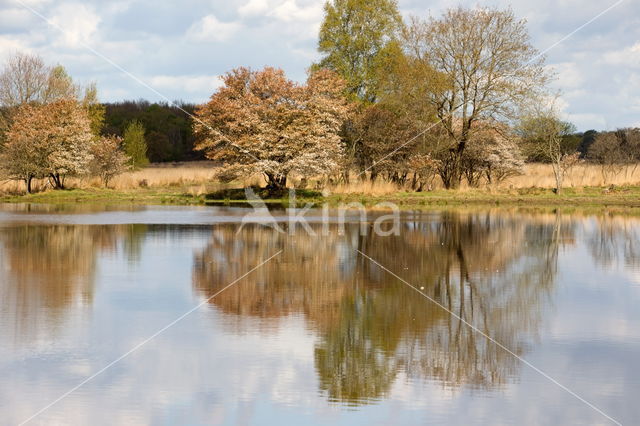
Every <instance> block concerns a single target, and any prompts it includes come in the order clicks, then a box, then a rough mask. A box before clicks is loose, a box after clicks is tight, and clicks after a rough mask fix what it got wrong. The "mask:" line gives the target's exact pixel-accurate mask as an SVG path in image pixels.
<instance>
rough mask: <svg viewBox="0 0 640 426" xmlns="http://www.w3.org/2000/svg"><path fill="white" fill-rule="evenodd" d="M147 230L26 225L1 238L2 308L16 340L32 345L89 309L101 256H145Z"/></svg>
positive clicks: (138, 227) (8, 230)
mask: <svg viewBox="0 0 640 426" xmlns="http://www.w3.org/2000/svg"><path fill="white" fill-rule="evenodd" d="M145 230H146V226H145V225H120V226H86V225H51V226H41V225H23V226H14V227H6V228H3V229H2V232H0V244H1V247H2V248H1V249H0V250H1V253H2V258H1V259H2V266H1V267H2V270H3V274H2V281H3V283H2V284H3V285H0V306H1V308H2V311H3V313H5V315H3V317H4V318H7V319H12V320H13V322H14V324H13V327H8V326H7V325H6V324H4V326H5V327H4V328H5V329H6V330H12V332H13V334H14V340H23V341H29V340H32V339H34V338H36V337H37V336H39V335H41V334H43V333H52V332H55V330H56V329H57V328H59V327H60V326H61V325H62V323H63V320H64V317H65V314H66V313H67V311H68V310H69V309H70V308H72V307H74V306H89V305H91V303H92V301H93V297H94V287H95V276H96V265H97V259H98V257H99V255H101V254H103V253H108V252H113V251H114V250H116V248H117V247H118V242H119V241H122V245H123V247H124V250H125V251H126V253H127V255H128V257H129V258H131V259H135V258H136V257H138V256H139V250H140V242H141V239H142V238H143V237H144V232H145Z"/></svg>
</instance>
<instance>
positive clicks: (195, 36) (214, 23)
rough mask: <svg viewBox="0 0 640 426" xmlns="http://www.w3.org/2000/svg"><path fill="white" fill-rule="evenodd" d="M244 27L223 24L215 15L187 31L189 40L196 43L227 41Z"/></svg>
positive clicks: (233, 23)
mask: <svg viewBox="0 0 640 426" xmlns="http://www.w3.org/2000/svg"><path fill="white" fill-rule="evenodd" d="M240 28H242V25H241V24H240V23H238V22H221V21H219V20H218V18H216V17H215V15H213V14H211V15H207V16H205V17H203V18H202V19H201V20H200V21H198V22H196V23H195V24H193V25H192V26H191V27H190V28H189V29H188V30H187V38H189V39H191V40H195V41H217V42H220V41H226V40H228V39H230V38H231V37H233V36H234V35H235V34H236V33H237V32H238V30H240Z"/></svg>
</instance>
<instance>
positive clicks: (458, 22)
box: [0, 0, 640, 192]
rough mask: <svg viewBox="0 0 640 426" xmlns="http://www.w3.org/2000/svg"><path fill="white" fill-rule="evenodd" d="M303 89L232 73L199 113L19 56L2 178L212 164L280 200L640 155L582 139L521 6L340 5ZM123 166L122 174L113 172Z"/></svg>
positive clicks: (6, 100) (610, 140)
mask: <svg viewBox="0 0 640 426" xmlns="http://www.w3.org/2000/svg"><path fill="white" fill-rule="evenodd" d="M318 51H319V52H320V54H321V59H320V60H319V61H318V62H317V63H314V64H310V67H309V73H308V78H307V80H306V82H304V83H298V82H294V81H292V80H290V79H289V78H287V76H286V75H285V73H284V71H282V70H281V69H279V68H274V67H265V68H264V69H262V70H252V69H248V68H244V67H239V68H236V69H234V70H231V71H230V72H228V73H227V74H226V75H225V76H224V78H223V85H222V87H220V88H219V89H218V90H217V91H216V92H215V93H214V94H213V95H212V96H211V98H210V100H209V101H208V102H207V103H206V104H204V105H200V106H196V105H193V104H187V103H173V104H166V103H149V102H147V101H124V102H118V103H113V104H100V103H99V102H98V101H97V89H96V87H95V85H89V86H88V87H85V88H81V87H79V86H78V85H75V84H74V83H73V81H72V79H71V77H70V76H68V75H67V73H66V71H65V70H64V68H63V67H62V66H59V65H58V66H55V67H50V66H46V65H45V64H44V63H43V62H42V60H41V59H40V58H38V57H34V56H30V55H21V54H17V55H15V56H14V57H12V58H10V60H9V61H8V62H7V64H6V65H5V67H4V69H3V71H2V73H1V74H0V107H1V108H2V109H1V110H0V112H2V114H1V115H0V143H1V144H2V146H1V150H0V172H1V173H2V174H3V175H4V176H5V178H8V179H19V180H24V181H25V183H26V184H27V189H28V190H29V188H30V186H29V182H30V181H31V180H32V179H34V178H45V177H46V178H48V179H49V181H50V183H51V186H52V187H54V188H62V187H64V177H65V176H72V175H73V176H82V175H90V174H94V175H100V176H101V177H103V181H104V182H105V185H106V184H108V181H109V180H110V178H111V177H112V176H113V175H115V174H117V173H121V172H122V171H123V170H125V169H126V168H127V167H128V168H137V167H142V166H144V165H145V164H147V163H148V162H149V161H152V162H161V161H184V160H193V159H200V158H207V159H210V160H214V161H216V162H217V163H218V164H219V165H220V167H219V168H218V169H217V170H218V178H219V179H220V180H222V181H233V180H236V179H239V178H247V177H250V176H255V175H262V176H263V177H264V179H265V180H266V181H267V183H268V187H269V189H270V190H273V191H282V190H283V189H284V188H286V187H287V186H288V185H289V186H290V184H291V182H290V178H291V177H292V176H294V175H295V176H296V178H297V181H296V182H295V184H296V185H298V186H305V185H308V184H309V182H310V181H311V180H312V179H314V180H316V181H319V182H318V184H319V185H323V184H328V183H336V182H345V183H348V182H350V181H352V180H355V179H358V180H360V179H368V180H371V181H375V180H380V179H382V180H386V181H389V182H393V183H395V184H397V185H398V186H401V187H404V188H407V189H410V190H414V191H422V190H428V189H430V188H432V187H433V186H434V185H435V184H437V183H439V184H441V185H443V186H444V187H446V188H457V187H459V186H460V185H462V184H466V185H469V186H471V187H477V186H481V185H491V184H495V183H499V182H501V181H503V180H505V179H507V178H509V177H510V176H514V175H518V174H521V173H523V170H524V169H523V168H524V164H525V162H526V161H536V162H546V163H548V164H550V165H551V166H552V169H553V173H554V176H555V180H556V185H555V186H556V188H555V189H556V191H557V192H560V191H561V190H562V187H563V183H564V179H565V176H566V175H567V173H568V172H569V170H570V169H571V168H572V167H574V166H575V165H576V164H578V163H579V162H581V161H595V162H597V163H598V164H601V165H602V166H603V171H604V170H606V171H607V172H609V171H611V173H613V171H615V170H616V168H619V166H620V165H624V164H629V163H635V162H638V161H640V148H639V147H640V142H639V141H638V129H621V130H618V131H615V132H604V133H597V132H595V131H589V132H586V133H585V134H583V135H579V134H577V133H576V129H575V127H574V126H573V125H572V124H571V123H568V122H566V121H564V120H562V119H561V117H560V114H559V112H558V110H557V108H556V107H555V104H556V102H555V99H556V97H557V95H554V94H553V93H552V92H551V91H550V90H549V82H550V81H551V80H552V77H553V76H552V74H551V73H550V71H549V69H548V67H546V65H545V63H544V56H543V55H541V54H540V53H539V52H538V50H537V49H536V48H535V47H534V46H533V45H532V44H531V42H530V37H529V33H528V30H527V25H526V21H525V20H523V19H519V18H518V17H516V16H515V15H514V13H513V11H512V10H511V9H505V10H502V9H496V8H470V9H467V8H462V7H457V8H452V9H449V10H447V11H445V12H444V13H443V14H442V16H439V17H428V18H422V17H417V16H413V17H409V18H408V19H406V20H405V19H403V18H402V16H401V15H400V13H399V11H398V5H397V2H396V1H395V0H330V1H328V2H327V3H326V4H325V9H324V20H323V22H322V25H321V27H320V33H319V40H318ZM116 166H117V167H116Z"/></svg>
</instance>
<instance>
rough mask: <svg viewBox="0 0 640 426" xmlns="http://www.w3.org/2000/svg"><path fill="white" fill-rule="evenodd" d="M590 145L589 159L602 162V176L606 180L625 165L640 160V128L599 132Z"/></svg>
mask: <svg viewBox="0 0 640 426" xmlns="http://www.w3.org/2000/svg"><path fill="white" fill-rule="evenodd" d="M594 139H595V140H594V142H593V143H592V144H591V145H590V146H589V151H588V157H589V159H591V160H593V161H595V162H596V163H598V164H600V166H601V167H602V177H603V178H604V180H605V181H606V180H607V179H608V177H609V176H610V175H616V174H618V173H620V172H621V171H622V169H623V168H624V166H625V165H627V164H634V169H635V165H636V164H637V163H638V161H640V129H637V128H636V129H633V128H627V129H618V130H616V131H614V132H602V133H598V134H597V135H596V136H595V138H594Z"/></svg>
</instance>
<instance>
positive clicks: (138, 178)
mask: <svg viewBox="0 0 640 426" xmlns="http://www.w3.org/2000/svg"><path fill="white" fill-rule="evenodd" d="M214 176H215V167H214V166H212V164H211V163H210V162H195V163H184V164H166V165H154V166H152V167H148V168H145V169H143V170H138V171H135V172H129V173H125V174H123V175H121V176H118V177H117V178H116V179H115V180H114V181H113V182H112V183H111V189H105V188H102V185H101V183H100V181H99V180H98V179H97V178H84V179H73V178H70V179H69V181H68V184H69V186H71V187H73V188H74V189H70V190H64V191H53V190H50V189H46V188H47V181H46V180H41V181H37V182H36V183H35V188H36V189H37V190H38V192H36V193H35V194H31V195H23V193H24V183H22V182H15V181H14V182H12V181H8V182H4V183H2V184H0V202H10V203H49V204H76V203H83V204H92V203H93V204H122V203H127V204H138V205H140V204H169V205H206V204H228V205H241V204H242V203H246V200H245V197H244V192H243V191H242V189H241V188H242V187H244V186H248V185H253V186H255V185H258V186H260V185H264V183H265V182H263V181H261V180H260V179H252V180H248V181H243V182H236V183H234V184H232V185H222V184H221V183H219V182H217V181H216V179H215V177H214ZM605 177H606V179H605ZM295 181H296V179H295V178H294V179H292V182H293V183H295ZM605 182H606V185H605V184H604V183H605ZM638 182H640V167H637V165H631V166H626V167H625V168H621V169H620V170H617V172H616V174H614V175H606V176H605V175H603V174H602V169H601V168H600V167H598V166H594V165H589V164H582V165H580V166H579V167H576V168H574V169H573V170H572V173H571V174H570V175H569V176H568V178H567V182H566V183H567V187H566V188H565V190H564V191H563V192H562V194H560V195H557V194H555V193H554V192H553V191H552V190H551V188H552V186H553V183H554V180H553V173H552V170H551V167H550V166H549V165H545V164H528V165H527V166H526V170H525V174H524V175H522V176H517V177H513V178H511V179H509V180H507V181H505V182H504V183H503V184H501V186H499V187H491V186H486V187H483V188H479V189H475V188H462V189H459V190H455V191H447V190H444V189H442V188H438V187H437V186H436V188H435V189H434V190H433V191H428V192H421V193H415V192H406V190H404V189H402V188H399V187H398V186H396V185H394V184H392V183H388V182H384V181H381V180H378V181H376V182H375V183H371V182H369V181H362V180H359V179H352V182H351V184H348V185H344V184H339V185H334V186H331V187H329V191H330V193H331V195H328V196H326V197H323V196H322V195H321V193H320V192H319V191H317V190H311V189H309V190H304V191H299V192H298V193H297V197H298V201H299V202H304V203H306V202H313V203H323V202H328V203H329V204H330V205H333V206H337V205H339V204H340V203H348V202H360V203H363V204H365V205H368V206H373V205H375V204H377V203H380V202H382V201H390V202H393V203H396V204H397V205H399V206H400V207H401V208H407V209H410V208H428V207H429V206H431V207H441V206H466V205H468V206H516V207H550V208H554V207H562V208H571V207H581V208H584V207H596V208H609V207H617V208H618V209H622V208H624V209H630V208H637V207H640V184H639V183H638ZM612 184H613V185H615V186H611V185H612ZM314 185H315V184H312V185H310V186H314ZM261 195H264V194H261ZM287 201H288V200H286V199H271V200H268V202H269V203H272V204H286V203H287Z"/></svg>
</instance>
